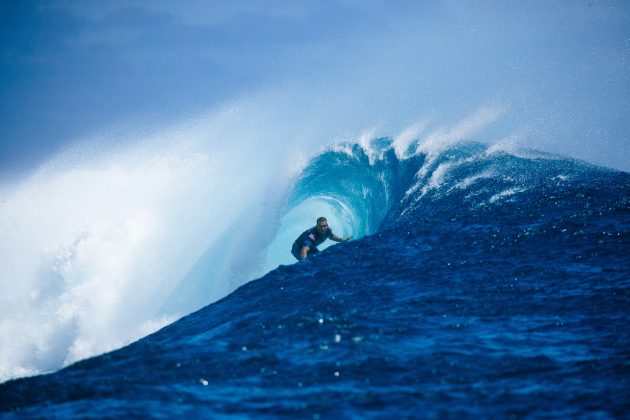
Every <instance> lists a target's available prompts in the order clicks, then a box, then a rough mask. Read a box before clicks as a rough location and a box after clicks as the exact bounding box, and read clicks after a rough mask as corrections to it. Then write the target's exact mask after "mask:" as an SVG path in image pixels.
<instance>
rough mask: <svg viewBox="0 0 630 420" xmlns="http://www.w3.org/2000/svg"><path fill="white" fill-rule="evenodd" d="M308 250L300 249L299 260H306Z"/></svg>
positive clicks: (306, 247) (306, 248)
mask: <svg viewBox="0 0 630 420" xmlns="http://www.w3.org/2000/svg"><path fill="white" fill-rule="evenodd" d="M308 250H309V247H308V246H303V247H302V252H300V259H301V260H305V259H306V257H307V256H308Z"/></svg>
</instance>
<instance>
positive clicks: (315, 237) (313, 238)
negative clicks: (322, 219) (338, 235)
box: [291, 226, 333, 260]
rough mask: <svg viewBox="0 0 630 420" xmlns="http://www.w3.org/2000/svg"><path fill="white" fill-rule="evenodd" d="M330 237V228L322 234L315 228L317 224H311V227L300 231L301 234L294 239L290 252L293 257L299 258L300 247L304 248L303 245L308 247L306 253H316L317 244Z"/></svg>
mask: <svg viewBox="0 0 630 420" xmlns="http://www.w3.org/2000/svg"><path fill="white" fill-rule="evenodd" d="M332 237H333V233H332V229H330V228H329V229H328V230H327V231H326V233H324V234H323V235H322V234H320V233H319V231H318V230H317V226H313V227H312V228H310V229H308V230H305V231H304V232H302V234H301V235H300V236H299V237H298V238H297V239H296V240H295V242H293V246H292V247H291V254H293V256H294V257H295V258H297V259H298V260H300V259H301V258H300V254H301V253H302V248H304V247H305V246H307V247H308V249H309V251H308V255H313V254H317V253H318V252H319V249H317V245H319V244H321V243H322V242H324V241H325V240H326V239H330V238H332Z"/></svg>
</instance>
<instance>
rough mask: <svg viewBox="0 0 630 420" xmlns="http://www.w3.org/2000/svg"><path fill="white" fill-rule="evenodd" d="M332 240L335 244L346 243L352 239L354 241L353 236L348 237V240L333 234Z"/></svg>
mask: <svg viewBox="0 0 630 420" xmlns="http://www.w3.org/2000/svg"><path fill="white" fill-rule="evenodd" d="M330 239H332V240H333V241H335V242H346V241H349V240H350V239H352V236H348V237H347V238H340V237H339V236H337V235H335V234H334V233H333V235H332V236H331V237H330Z"/></svg>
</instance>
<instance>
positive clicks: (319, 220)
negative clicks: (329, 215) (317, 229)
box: [317, 217, 328, 224]
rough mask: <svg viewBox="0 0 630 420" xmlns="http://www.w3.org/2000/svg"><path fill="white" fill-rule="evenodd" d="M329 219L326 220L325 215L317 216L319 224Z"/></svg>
mask: <svg viewBox="0 0 630 420" xmlns="http://www.w3.org/2000/svg"><path fill="white" fill-rule="evenodd" d="M327 221H328V220H326V218H325V217H318V218H317V224H320V223H321V222H327Z"/></svg>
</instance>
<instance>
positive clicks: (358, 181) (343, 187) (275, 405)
mask: <svg viewBox="0 0 630 420" xmlns="http://www.w3.org/2000/svg"><path fill="white" fill-rule="evenodd" d="M402 146H405V147H402ZM281 202H282V203H283V204H282V205H280V206H279V207H278V209H279V210H277V211H276V212H275V213H273V214H276V215H277V219H275V220H272V221H269V220H267V218H268V217H269V216H268V215H267V216H266V218H265V219H262V220H260V219H257V220H255V222H256V223H258V224H261V225H267V224H270V225H271V226H273V229H274V230H273V232H274V234H273V235H270V236H269V238H272V239H269V241H268V245H267V246H266V247H265V248H264V250H265V251H264V252H265V255H264V258H266V263H267V264H272V262H273V261H274V260H275V259H277V258H280V257H279V255H280V254H281V253H284V254H282V257H281V258H287V259H288V262H290V258H289V257H290V256H289V255H288V252H289V248H290V243H291V241H292V240H293V239H294V237H293V235H294V233H295V232H299V231H301V230H303V229H305V228H306V227H308V226H305V225H304V224H305V223H308V222H305V220H308V221H309V222H310V221H311V220H312V221H314V219H313V218H305V217H307V216H308V217H310V216H312V215H315V216H318V215H320V213H321V214H325V215H326V216H328V219H329V223H330V224H331V226H332V228H333V229H334V230H335V231H336V232H338V233H339V234H341V233H343V234H353V235H355V237H356V238H358V239H356V240H353V241H351V242H348V243H344V244H340V245H335V246H333V247H330V248H329V249H326V250H325V251H324V252H322V253H320V254H318V255H317V256H314V257H312V258H309V259H308V260H306V261H304V262H301V263H295V264H290V265H281V266H280V267H278V268H277V269H275V270H273V271H271V272H269V273H268V274H266V275H265V276H264V277H262V278H259V279H258V280H255V281H251V282H249V283H247V284H245V285H243V286H241V287H240V288H238V290H236V291H235V292H233V293H231V294H230V295H229V296H227V297H225V298H224V299H222V300H220V301H218V302H215V303H213V304H211V305H208V306H206V307H204V308H203V309H201V310H199V311H197V312H195V313H193V314H191V315H189V316H186V317H185V318H182V319H181V320H179V321H177V322H175V323H173V324H171V325H169V326H167V327H165V328H163V329H162V330H160V331H158V332H157V333H154V334H152V335H150V336H148V337H146V338H144V339H142V340H140V341H138V342H136V343H134V344H131V345H129V346H127V347H124V348H122V349H120V350H118V351H115V352H112V353H109V354H105V355H103V356H99V357H96V358H92V359H88V360H85V361H82V362H79V363H76V364H74V365H72V366H70V367H68V368H66V369H64V370H61V371H59V372H56V373H53V374H49V375H44V376H39V377H34V378H28V379H18V380H13V381H10V382H7V383H4V384H2V385H0V411H2V412H3V413H4V415H7V416H8V417H10V416H11V414H14V415H19V416H22V415H26V416H35V415H40V414H42V413H46V415H47V416H51V417H56V416H60V417H61V416H63V417H82V416H85V415H86V413H89V415H90V416H97V417H113V416H144V415H148V414H150V415H155V416H168V417H174V416H178V415H181V414H182V413H191V414H192V413H211V414H210V415H212V416H224V415H225V416H228V415H243V416H254V415H255V416H261V417H271V416H274V417H275V416H277V415H285V416H292V417H313V418H320V417H331V418H332V417H338V416H343V417H350V416H357V417H358V416H361V417H364V416H373V417H384V416H393V417H412V416H414V417H415V416H418V413H422V415H423V416H426V417H442V416H447V415H448V416H467V417H489V416H492V417H495V416H496V417H507V416H517V417H521V416H533V417H542V416H544V417H557V418H559V417H561V418H566V417H577V416H587V417H590V416H592V417H603V418H607V417H622V416H623V415H624V414H626V413H627V412H628V409H630V405H629V403H628V401H630V394H629V392H628V389H630V388H629V386H628V385H629V384H628V377H629V375H628V374H629V373H630V372H629V370H628V363H627V361H628V357H630V353H629V352H628V349H629V348H630V330H629V329H628V328H627V319H628V317H629V316H630V308H629V306H628V304H627V303H628V297H629V295H630V275H629V274H630V263H629V261H630V260H629V259H628V249H630V247H629V245H630V232H629V231H628V226H630V207H629V204H630V175H629V174H627V173H624V172H618V171H613V170H608V169H603V168H599V167H594V166H591V165H588V164H586V163H583V162H579V161H574V160H568V159H564V158H560V157H557V156H552V155H547V154H542V153H537V152H522V151H521V152H514V151H508V150H505V149H502V148H500V147H492V146H491V147H488V146H485V145H481V144H475V143H467V144H456V145H451V146H449V147H441V148H433V149H430V148H427V147H425V146H420V145H411V147H407V146H406V145H401V144H397V143H396V142H394V141H392V140H390V139H378V140H375V141H372V142H368V143H367V144H363V145H356V144H355V145H352V144H349V145H343V146H339V147H336V148H332V149H329V150H327V151H325V152H323V153H321V154H320V155H318V156H317V157H316V158H315V159H313V160H312V161H311V162H310V164H309V165H307V166H306V168H305V169H304V170H303V171H302V173H301V175H300V176H299V177H298V178H297V179H296V180H295V183H294V184H293V186H292V187H291V189H290V191H289V193H287V194H286V196H285V197H284V198H283V199H282V200H281ZM202 261H203V258H202ZM198 269H199V270H200V271H203V264H200V265H199V267H198ZM181 296H184V295H181ZM43 410H45V411H43Z"/></svg>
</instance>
